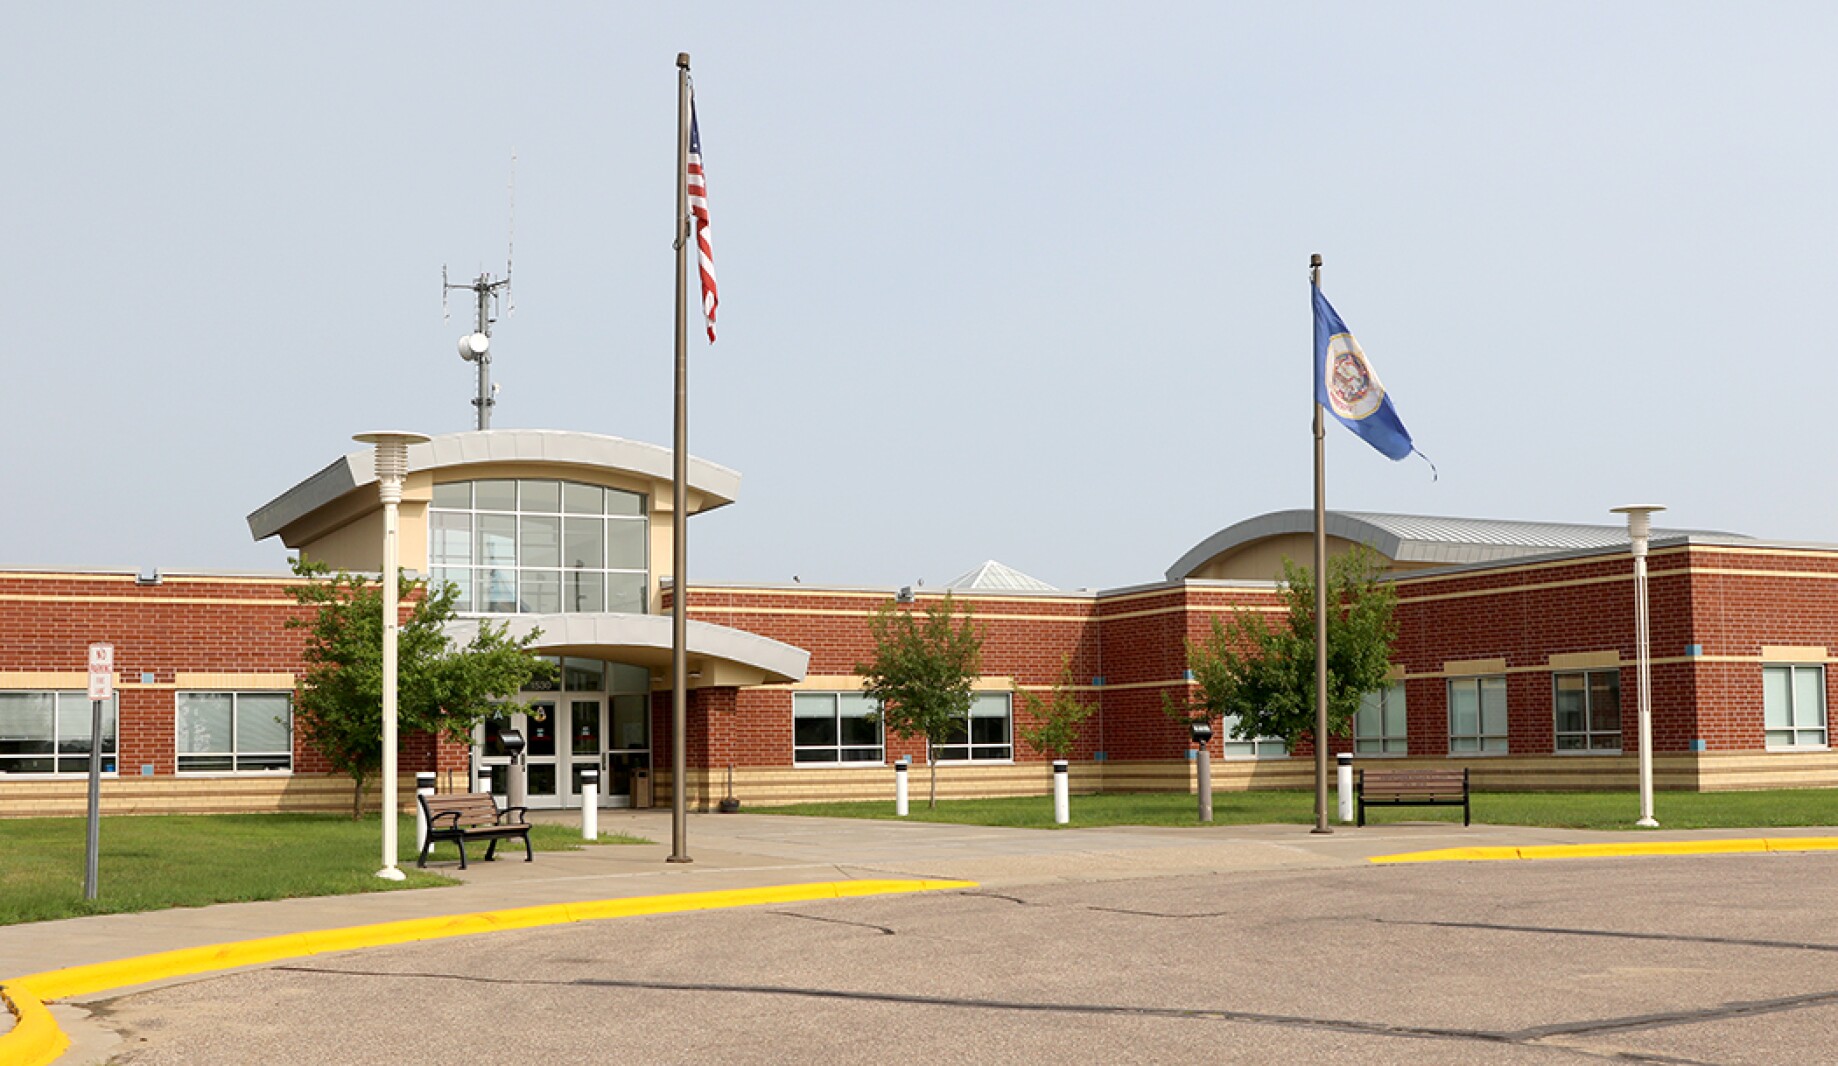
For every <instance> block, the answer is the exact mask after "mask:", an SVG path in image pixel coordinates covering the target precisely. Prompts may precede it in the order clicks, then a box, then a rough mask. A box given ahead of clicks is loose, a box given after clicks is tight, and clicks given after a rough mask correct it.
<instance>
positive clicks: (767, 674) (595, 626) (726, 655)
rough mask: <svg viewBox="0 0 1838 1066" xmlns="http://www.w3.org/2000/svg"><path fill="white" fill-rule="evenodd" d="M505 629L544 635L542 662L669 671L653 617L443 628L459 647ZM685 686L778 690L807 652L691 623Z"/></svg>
mask: <svg viewBox="0 0 1838 1066" xmlns="http://www.w3.org/2000/svg"><path fill="white" fill-rule="evenodd" d="M481 622H488V623H490V624H492V625H500V624H502V625H504V626H505V627H506V628H507V629H508V631H509V633H510V635H511V636H513V637H524V636H528V635H529V634H530V633H532V632H535V631H537V630H541V633H542V635H541V636H540V637H538V638H537V640H536V643H535V644H534V645H532V646H531V648H530V650H531V651H534V652H537V653H540V654H542V655H574V656H579V657H581V658H590V659H606V660H609V661H611V662H620V663H630V664H631V665H633V666H644V667H649V668H651V669H653V670H661V671H668V670H669V668H670V616H669V615H657V614H611V613H608V614H515V615H500V616H492V617H488V618H461V619H456V620H454V621H452V622H450V623H448V624H447V630H446V631H447V635H448V636H449V637H451V638H453V640H454V641H455V642H456V643H459V644H465V643H467V642H468V641H470V640H472V638H473V637H474V636H475V635H477V633H478V631H479V624H480V623H481ZM686 629H687V632H686V636H687V638H688V642H689V646H688V648H687V649H686V652H687V655H688V657H689V687H690V688H709V687H712V686H723V687H727V686H746V685H777V684H784V683H786V682H791V681H801V680H803V679H804V674H805V671H806V670H808V669H809V667H810V652H808V651H805V650H804V649H803V648H794V647H792V646H791V645H790V644H784V643H781V642H779V641H776V640H772V639H771V638H769V637H762V636H759V635H758V634H756V633H748V632H746V631H745V630H740V629H733V628H730V627H728V626H718V625H714V624H712V623H709V622H697V621H693V620H692V621H690V622H689V623H688V625H687V627H686Z"/></svg>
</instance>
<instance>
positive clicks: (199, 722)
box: [174, 692, 294, 774]
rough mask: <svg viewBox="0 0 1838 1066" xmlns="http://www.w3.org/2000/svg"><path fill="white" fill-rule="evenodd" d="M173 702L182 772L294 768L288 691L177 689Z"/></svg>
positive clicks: (291, 699) (291, 720)
mask: <svg viewBox="0 0 1838 1066" xmlns="http://www.w3.org/2000/svg"><path fill="white" fill-rule="evenodd" d="M174 706H175V710H176V714H175V715H174V718H175V720H176V722H177V725H178V745H177V751H178V769H179V772H180V773H225V774H233V773H256V772H260V771H272V770H292V769H293V766H294V745H293V736H294V730H293V721H294V718H293V696H292V694H291V693H287V692H181V693H179V694H178V696H177V698H176V699H175V701H174Z"/></svg>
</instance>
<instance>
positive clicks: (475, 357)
mask: <svg viewBox="0 0 1838 1066" xmlns="http://www.w3.org/2000/svg"><path fill="white" fill-rule="evenodd" d="M490 350H491V338H490V337H487V336H486V335H485V334H483V333H468V334H466V335H465V336H464V337H461V338H460V341H459V354H460V358H461V359H464V360H466V361H467V362H468V363H476V362H478V361H479V357H480V356H482V355H484V354H485V353H486V352H488V351H490Z"/></svg>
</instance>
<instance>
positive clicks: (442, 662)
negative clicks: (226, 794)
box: [287, 559, 555, 818]
mask: <svg viewBox="0 0 1838 1066" xmlns="http://www.w3.org/2000/svg"><path fill="white" fill-rule="evenodd" d="M292 563H293V568H294V573H295V574H297V575H299V576H300V577H302V578H307V579H309V580H307V581H306V582H305V583H303V584H301V585H297V586H295V587H294V588H293V589H292V590H291V591H292V593H293V595H294V600H295V602H297V603H299V604H300V605H301V606H303V607H315V608H317V610H316V612H315V613H314V614H313V616H312V617H310V618H293V619H289V620H288V622H287V625H288V627H289V628H291V629H305V630H306V631H307V637H306V648H305V651H304V652H303V653H302V657H303V658H304V659H305V661H306V673H305V674H304V675H303V676H302V677H301V678H300V685H299V690H298V691H297V692H296V693H295V696H294V708H295V718H296V719H297V720H298V721H299V723H300V726H301V729H302V731H303V732H304V733H305V735H306V737H307V739H308V741H310V742H311V743H312V745H313V746H314V747H315V748H317V749H318V750H319V751H320V753H321V754H323V755H324V756H325V757H326V759H327V761H329V762H330V763H331V764H332V767H333V768H334V769H336V770H338V771H339V772H340V773H344V774H347V775H349V776H350V778H351V782H352V785H353V790H352V795H351V817H353V818H356V817H358V815H359V814H360V813H361V811H362V804H363V796H364V783H365V781H367V780H368V779H369V778H370V777H371V776H373V775H374V774H376V773H377V771H378V770H379V769H381V767H382V763H383V589H382V586H381V584H380V583H378V582H377V581H375V580H373V579H369V578H364V577H359V576H354V575H352V574H349V573H346V572H344V571H342V570H340V571H338V572H337V573H335V574H334V573H331V572H330V570H329V568H328V567H326V566H325V565H324V564H323V563H314V562H310V561H308V560H305V559H295V560H293V561H292ZM422 587H423V586H422V583H420V582H411V581H409V580H408V579H406V578H404V579H403V580H402V582H401V585H400V595H401V601H402V603H403V604H405V605H408V606H409V607H410V612H409V617H408V619H407V621H405V622H403V623H401V624H400V626H399V628H398V630H397V642H396V648H397V654H396V677H397V694H396V717H397V721H398V722H399V723H400V725H401V728H402V729H404V730H413V731H419V732H423V733H431V734H434V735H436V736H444V737H447V738H449V739H452V740H456V741H461V742H467V741H469V740H470V739H471V733H472V727H473V726H474V725H476V724H478V722H479V721H481V720H482V719H484V718H486V717H489V716H490V715H491V714H493V713H494V712H495V711H497V710H498V709H499V702H498V701H500V700H503V699H507V698H509V697H511V696H514V695H516V694H517V692H518V691H519V690H521V689H522V688H523V687H524V686H525V685H527V684H528V683H529V681H530V680H531V679H532V678H535V677H541V676H549V675H552V674H553V673H554V670H555V668H554V666H553V665H551V664H549V663H545V662H542V661H541V660H538V659H536V658H535V657H534V656H532V655H530V654H529V652H528V648H529V646H530V645H531V644H532V643H534V642H535V640H536V638H537V636H538V635H539V634H536V633H531V634H530V635H529V636H528V637H525V638H523V639H521V640H513V639H512V638H511V637H509V636H507V635H506V633H505V629H504V627H503V626H497V627H493V626H491V625H490V624H487V623H480V625H479V631H478V635H477V636H475V637H474V638H473V639H472V641H471V643H469V644H467V645H466V646H465V647H464V648H456V647H454V646H453V641H452V640H451V638H449V637H448V636H447V635H446V633H445V632H444V631H443V627H444V626H445V624H446V623H447V622H448V621H450V620H451V619H452V618H453V617H454V607H453V601H454V597H455V595H456V594H457V591H458V590H457V589H455V588H454V587H453V586H452V585H447V586H446V587H444V588H441V589H436V590H431V591H427V592H426V594H425V595H422V596H419V597H417V596H415V595H414V593H415V591H416V590H417V589H421V588H422Z"/></svg>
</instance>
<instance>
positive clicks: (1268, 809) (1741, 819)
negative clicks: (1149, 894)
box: [743, 788, 1838, 829]
mask: <svg viewBox="0 0 1838 1066" xmlns="http://www.w3.org/2000/svg"><path fill="white" fill-rule="evenodd" d="M1653 806H1654V815H1655V817H1656V818H1657V819H1658V820H1659V824H1660V826H1661V827H1663V828H1666V829H1787V828H1796V827H1807V826H1833V825H1838V790H1835V789H1810V788H1809V789H1780V790H1773V791H1767V792H1661V793H1658V794H1657V795H1656V796H1655V797H1654V800H1653ZM1473 808H1474V820H1475V821H1476V822H1478V823H1485V824H1489V825H1524V826H1541V827H1546V828H1553V829H1632V828H1634V820H1635V819H1636V818H1638V817H1639V816H1640V801H1639V798H1638V797H1637V796H1636V795H1635V794H1634V793H1633V792H1631V791H1629V792H1477V793H1475V794H1474V797H1473ZM743 809H744V810H745V811H747V812H750V813H753V814H792V815H808V816H814V817H824V818H883V819H892V818H894V817H895V815H894V811H893V803H892V802H891V801H866V802H857V803H799V804H791V805H787V806H782V807H759V806H753V805H748V806H747V807H745V808H743ZM1336 809H1337V806H1336V802H1335V798H1334V797H1333V796H1331V795H1330V797H1329V810H1328V813H1329V816H1330V819H1332V818H1333V817H1334V815H1335V813H1336ZM910 810H911V813H910V814H909V816H908V820H910V821H918V822H944V823H949V824H953V825H987V826H1008V827H1013V828H1021V829H1055V828H1062V827H1059V826H1055V825H1054V823H1053V798H1052V796H1050V795H1041V796H1009V797H1003V798H1000V799H968V800H940V801H939V803H938V806H937V808H936V809H933V808H928V807H927V806H926V805H925V803H924V802H923V801H919V802H915V803H913V804H912V805H911V808H910ZM1197 812H1198V800H1197V799H1196V798H1195V797H1194V796H1192V795H1189V794H1185V793H1179V792H1123V793H1106V794H1099V795H1086V796H1073V797H1072V803H1071V815H1072V821H1071V822H1070V823H1069V824H1068V825H1067V826H1065V827H1064V828H1073V829H1077V828H1087V829H1089V828H1100V827H1103V826H1121V825H1150V826H1190V825H1197V824H1198V822H1199V819H1198V813H1197ZM1314 820H1315V798H1314V793H1312V792H1300V791H1276V790H1270V791H1257V792H1215V793H1214V794H1213V824H1214V825H1282V824H1293V825H1308V824H1312V823H1313V822H1314ZM1397 822H1454V823H1455V824H1457V825H1459V824H1461V808H1459V807H1400V808H1382V809H1381V808H1372V809H1368V810H1367V812H1366V823H1367V824H1368V825H1385V824H1389V823H1397Z"/></svg>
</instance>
